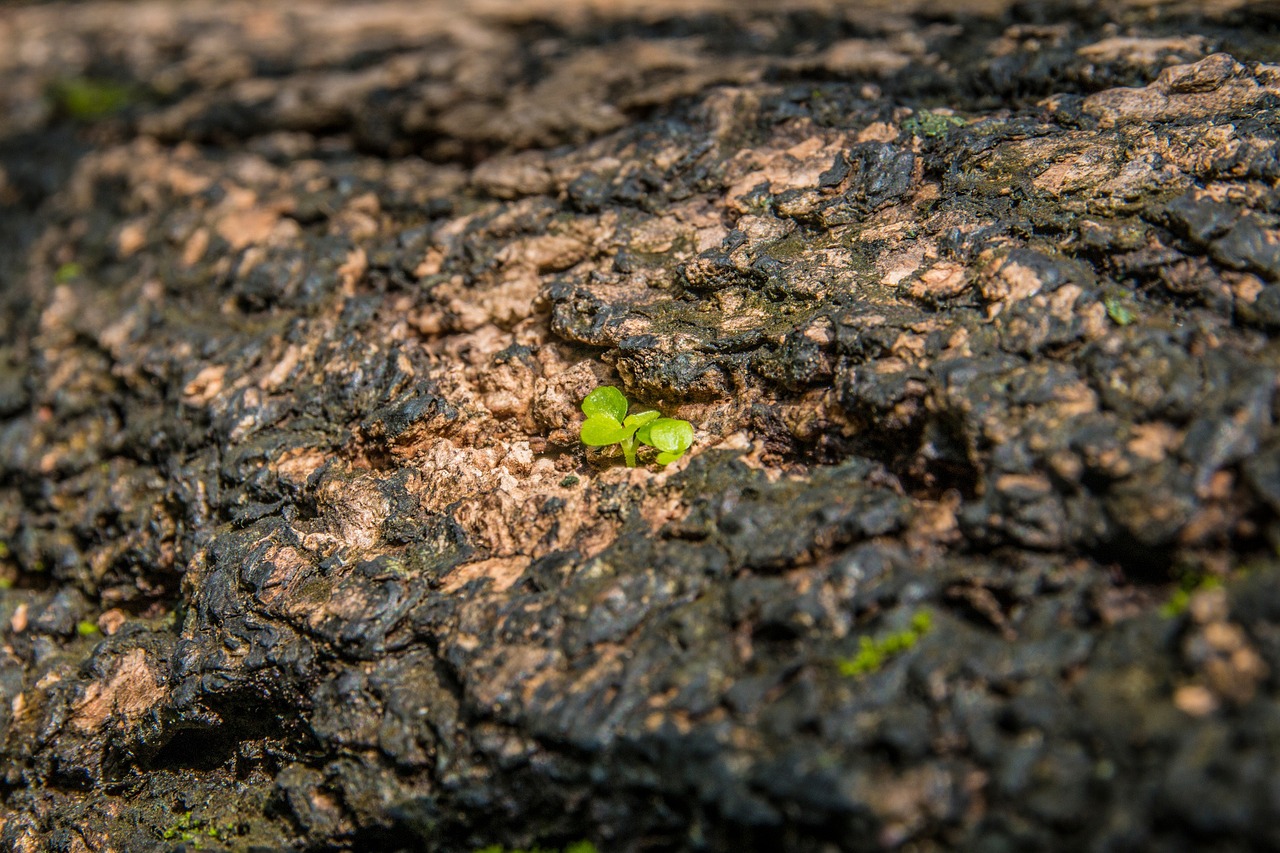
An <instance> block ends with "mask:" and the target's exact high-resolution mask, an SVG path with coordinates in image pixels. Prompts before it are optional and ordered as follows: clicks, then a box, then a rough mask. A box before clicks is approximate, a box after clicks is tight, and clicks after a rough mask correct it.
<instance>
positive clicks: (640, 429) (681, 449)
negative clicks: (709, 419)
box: [581, 385, 693, 468]
mask: <svg viewBox="0 0 1280 853" xmlns="http://www.w3.org/2000/svg"><path fill="white" fill-rule="evenodd" d="M630 405H631V404H630V403H628V402H627V398H626V396H624V395H623V393H622V392H621V391H619V390H618V389H617V388H614V387H613V386H612V385H602V386H600V387H599V388H597V389H596V390H594V391H592V392H591V393H590V394H588V395H587V396H586V398H585V399H583V401H582V411H583V413H584V414H585V415H586V416H587V419H586V421H585V422H584V423H583V424H582V432H581V436H582V443H583V444H585V445H587V446H588V447H608V446H610V445H612V444H620V445H622V455H623V456H624V457H625V458H626V460H627V467H628V468H634V467H636V451H637V450H638V449H639V447H640V446H641V445H645V446H648V447H652V448H653V449H655V450H657V451H658V454H657V456H655V457H654V461H655V462H657V463H658V464H659V465H669V464H670V463H672V462H675V461H676V460H677V459H679V458H680V457H681V456H684V453H685V451H686V450H688V449H689V446H690V445H692V444H693V425H692V424H690V423H689V422H688V421H682V420H679V419H677V418H664V417H663V416H662V413H661V412H658V411H656V410H654V409H640V410H639V411H636V412H632V413H631V414H627V410H628V409H629V408H630Z"/></svg>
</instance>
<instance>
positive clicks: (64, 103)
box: [50, 77, 138, 121]
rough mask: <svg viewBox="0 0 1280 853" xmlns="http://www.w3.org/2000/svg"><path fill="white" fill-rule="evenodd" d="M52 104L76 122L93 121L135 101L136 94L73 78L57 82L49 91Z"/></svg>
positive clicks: (108, 84)
mask: <svg viewBox="0 0 1280 853" xmlns="http://www.w3.org/2000/svg"><path fill="white" fill-rule="evenodd" d="M50 95H51V97H52V98H53V102H54V103H55V104H57V106H58V109H59V110H61V111H62V112H63V113H64V114H66V115H68V116H70V117H71V118H73V119H76V120H78V121H93V120H94V119H100V118H103V117H105V116H109V115H111V114H112V113H118V112H120V111H121V110H123V109H124V108H125V107H128V106H129V105H130V104H133V103H136V102H137V101H138V91H137V90H136V89H135V88H134V87H132V86H128V85H125V84H123V83H116V82H113V81H110V80H95V79H92V78H88V77H73V78H71V79H68V80H60V81H59V82H57V83H55V84H53V86H52V87H51V90H50Z"/></svg>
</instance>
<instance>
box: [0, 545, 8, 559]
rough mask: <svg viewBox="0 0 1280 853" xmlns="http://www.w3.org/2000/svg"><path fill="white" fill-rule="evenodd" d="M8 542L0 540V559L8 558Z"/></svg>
mask: <svg viewBox="0 0 1280 853" xmlns="http://www.w3.org/2000/svg"><path fill="white" fill-rule="evenodd" d="M9 553H10V552H9V543H8V542H0V560H7V559H9Z"/></svg>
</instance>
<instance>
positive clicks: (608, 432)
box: [582, 414, 631, 447]
mask: <svg viewBox="0 0 1280 853" xmlns="http://www.w3.org/2000/svg"><path fill="white" fill-rule="evenodd" d="M630 435H631V431H630V430H629V429H627V428H626V427H624V426H623V425H622V424H620V423H618V421H617V420H616V419H615V418H613V417H611V416H610V415H606V414H595V415H592V416H591V417H589V418H587V420H586V421H585V422H584V423H583V424H582V443H583V444H585V445H587V446H588V447H607V446H609V445H610V444H617V443H618V442H620V441H622V440H623V439H624V438H629V437H630Z"/></svg>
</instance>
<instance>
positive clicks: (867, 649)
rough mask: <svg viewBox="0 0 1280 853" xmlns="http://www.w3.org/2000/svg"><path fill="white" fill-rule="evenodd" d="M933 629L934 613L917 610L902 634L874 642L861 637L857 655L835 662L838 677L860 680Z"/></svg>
mask: <svg viewBox="0 0 1280 853" xmlns="http://www.w3.org/2000/svg"><path fill="white" fill-rule="evenodd" d="M932 628H933V614H931V613H930V612H929V611H928V610H919V611H917V612H916V613H915V614H914V615H913V616H912V617H911V625H910V627H908V628H907V629H906V630H905V631H897V632H895V633H893V634H886V635H884V636H882V637H877V638H875V639H874V640H873V639H872V638H870V637H861V638H859V640H858V653H857V654H856V655H854V656H853V657H851V658H841V659H840V660H838V661H836V666H837V667H839V669H840V674H841V675H843V676H846V677H848V678H860V677H862V676H864V675H868V674H870V673H872V672H875V671H877V670H878V669H880V667H881V666H883V665H884V664H885V662H886V661H888V659H889V658H891V657H893V656H894V655H897V654H899V653H901V652H905V651H908V650H909V649H911V648H914V647H915V644H916V643H918V642H920V638H921V637H923V636H924V635H925V634H927V633H929V631H930V630H932Z"/></svg>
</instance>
